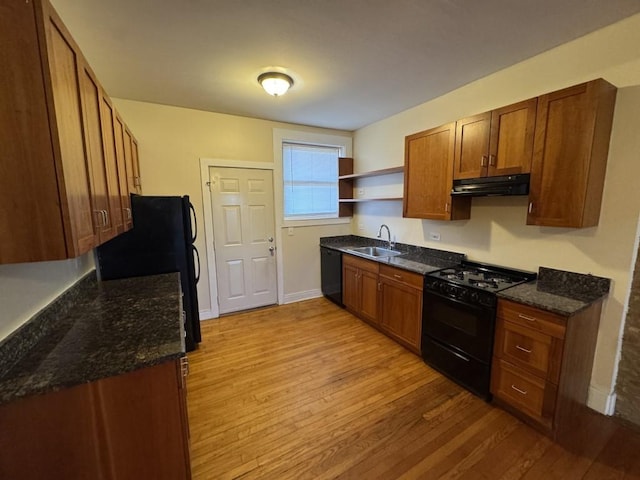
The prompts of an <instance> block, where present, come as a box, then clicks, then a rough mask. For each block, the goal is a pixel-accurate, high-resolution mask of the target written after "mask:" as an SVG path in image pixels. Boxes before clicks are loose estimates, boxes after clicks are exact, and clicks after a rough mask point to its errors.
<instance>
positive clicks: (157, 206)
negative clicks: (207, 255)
mask: <svg viewBox="0 0 640 480" xmlns="http://www.w3.org/2000/svg"><path fill="white" fill-rule="evenodd" d="M131 213H132V215H133V229H131V230H129V231H128V232H126V233H123V234H122V235H120V236H118V237H116V238H114V239H112V240H110V241H108V242H107V243H105V244H103V245H101V246H99V247H98V248H97V249H96V250H97V257H98V269H99V271H100V278H102V280H114V279H118V278H127V277H141V276H146V275H156V274H160V273H170V272H180V280H181V283H182V306H183V310H184V311H183V318H184V327H185V335H186V338H185V346H186V348H187V351H191V350H194V349H195V348H196V346H197V344H198V343H199V342H200V340H201V336H200V314H199V311H198V293H197V290H196V284H197V283H198V280H199V276H200V257H199V255H198V250H197V249H196V247H195V245H194V242H195V239H196V235H197V232H198V227H197V223H196V216H195V210H194V209H193V205H191V203H190V202H189V197H188V196H187V195H185V196H183V197H154V196H140V195H132V196H131ZM196 269H197V273H196Z"/></svg>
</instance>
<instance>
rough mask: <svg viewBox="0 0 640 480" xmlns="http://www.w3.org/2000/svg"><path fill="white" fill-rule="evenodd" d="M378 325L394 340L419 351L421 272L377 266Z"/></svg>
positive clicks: (420, 333) (414, 350)
mask: <svg viewBox="0 0 640 480" xmlns="http://www.w3.org/2000/svg"><path fill="white" fill-rule="evenodd" d="M379 278H380V327H381V329H382V330H383V331H384V332H385V333H386V334H387V335H389V336H390V337H392V338H393V339H394V340H396V341H398V342H399V343H401V344H403V345H404V346H405V347H407V348H408V349H409V350H411V351H413V352H414V353H416V354H418V355H419V354H420V344H421V339H422V285H423V282H424V277H423V276H422V275H418V274H414V273H411V272H407V271H405V270H401V269H397V268H393V267H388V266H381V268H380V277H379Z"/></svg>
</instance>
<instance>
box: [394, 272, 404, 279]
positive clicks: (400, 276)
mask: <svg viewBox="0 0 640 480" xmlns="http://www.w3.org/2000/svg"><path fill="white" fill-rule="evenodd" d="M393 276H394V277H396V278H402V275H398V274H396V273H394V274H393Z"/></svg>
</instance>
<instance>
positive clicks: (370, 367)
mask: <svg viewBox="0 0 640 480" xmlns="http://www.w3.org/2000/svg"><path fill="white" fill-rule="evenodd" d="M202 334H203V341H202V343H201V345H200V348H199V349H198V350H197V351H196V352H192V353H190V354H189V361H190V364H191V373H190V376H189V380H188V402H189V421H190V425H191V459H192V470H193V478H194V479H195V480H205V479H216V480H217V479H232V478H241V479H273V480H285V479H296V480H297V479H330V478H340V479H354V480H356V479H357V480H368V479H385V480H386V479H389V480H391V479H438V478H449V479H454V478H460V479H498V478H505V479H538V478H540V479H551V478H562V479H563V480H569V479H582V478H584V479H593V480H599V479H605V478H612V479H613V478H616V479H617V478H620V479H621V478H625V479H637V478H640V455H639V453H640V436H639V435H636V434H634V433H633V432H631V431H629V430H627V429H625V428H622V427H620V426H618V425H617V424H616V423H614V422H612V421H611V420H610V419H606V420H604V422H603V423H598V422H600V421H601V420H602V418H603V417H601V416H594V418H596V420H595V421H594V423H593V425H592V428H591V429H590V430H589V431H588V432H587V433H584V432H583V433H581V434H580V435H579V436H578V438H580V439H581V440H582V441H580V442H578V443H577V444H576V445H574V446H572V447H571V448H569V449H568V448H565V447H561V446H560V445H557V444H554V443H553V442H551V441H550V440H549V439H548V438H546V437H544V436H543V435H541V434H539V433H537V432H536V431H534V430H532V429H531V428H530V427H528V426H526V425H524V424H523V423H521V422H520V421H518V420H517V419H515V418H514V417H512V416H511V415H510V414H508V413H506V412H504V411H502V410H500V409H497V408H494V407H492V406H491V405H490V404H487V403H485V402H484V401H482V400H480V399H479V398H477V397H475V396H473V395H471V394H470V393H468V392H466V391H465V390H464V389H462V388H460V387H459V386H457V385H456V384H454V383H452V382H450V381H449V380H447V379H446V378H444V377H442V376H441V375H440V374H438V373H436V372H435V371H433V370H432V369H431V368H429V367H428V366H426V365H425V364H424V363H423V362H422V360H421V359H420V358H419V357H417V356H415V355H414V354H412V353H410V352H408V351H407V350H405V349H404V348H402V347H400V346H399V345H397V344H396V343H394V342H393V341H391V340H389V339H388V338H386V337H385V336H384V335H382V334H381V333H379V332H377V331H376V330H374V329H373V328H371V327H369V326H367V325H366V324H364V323H363V322H361V321H360V320H358V319H357V318H355V317H354V316H352V315H350V314H349V313H347V312H346V311H345V310H343V309H341V308H338V307H336V306H335V305H333V304H332V303H331V302H329V301H327V300H325V299H324V298H320V299H314V300H309V301H305V302H300V303H295V304H290V305H284V306H279V307H271V308H266V309H261V310H255V311H251V312H247V313H241V314H236V315H231V316H227V317H222V318H220V319H217V320H210V321H206V322H203V324H202Z"/></svg>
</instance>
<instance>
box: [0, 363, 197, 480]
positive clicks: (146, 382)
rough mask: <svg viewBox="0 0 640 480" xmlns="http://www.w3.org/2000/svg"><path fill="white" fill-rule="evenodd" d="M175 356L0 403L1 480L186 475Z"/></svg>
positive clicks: (182, 397)
mask: <svg viewBox="0 0 640 480" xmlns="http://www.w3.org/2000/svg"><path fill="white" fill-rule="evenodd" d="M182 367H183V365H182V363H181V362H180V360H175V361H168V362H165V363H162V364H159V365H155V366H152V367H147V368H142V369H140V370H136V371H133V372H130V373H126V374H123V375H118V376H115V377H109V378H105V379H102V380H98V381H96V382H91V383H87V384H83V385H78V386H75V387H72V388H67V389H63V390H60V391H58V392H54V393H50V394H45V395H36V396H31V397H26V398H23V399H19V400H16V401H14V402H11V403H8V404H6V405H2V406H0V425H2V429H1V430H0V478H7V479H9V478H20V479H23V480H30V479H34V480H35V479H38V480H39V479H43V478H64V479H69V480H74V479H78V480H80V479H89V478H90V479H96V480H102V479H104V480H116V479H129V478H153V479H166V480H181V479H190V478H191V469H190V462H189V443H188V442H189V438H188V436H189V430H188V421H187V411H186V387H185V383H184V382H185V381H184V373H183V371H184V369H183V368H182Z"/></svg>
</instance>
